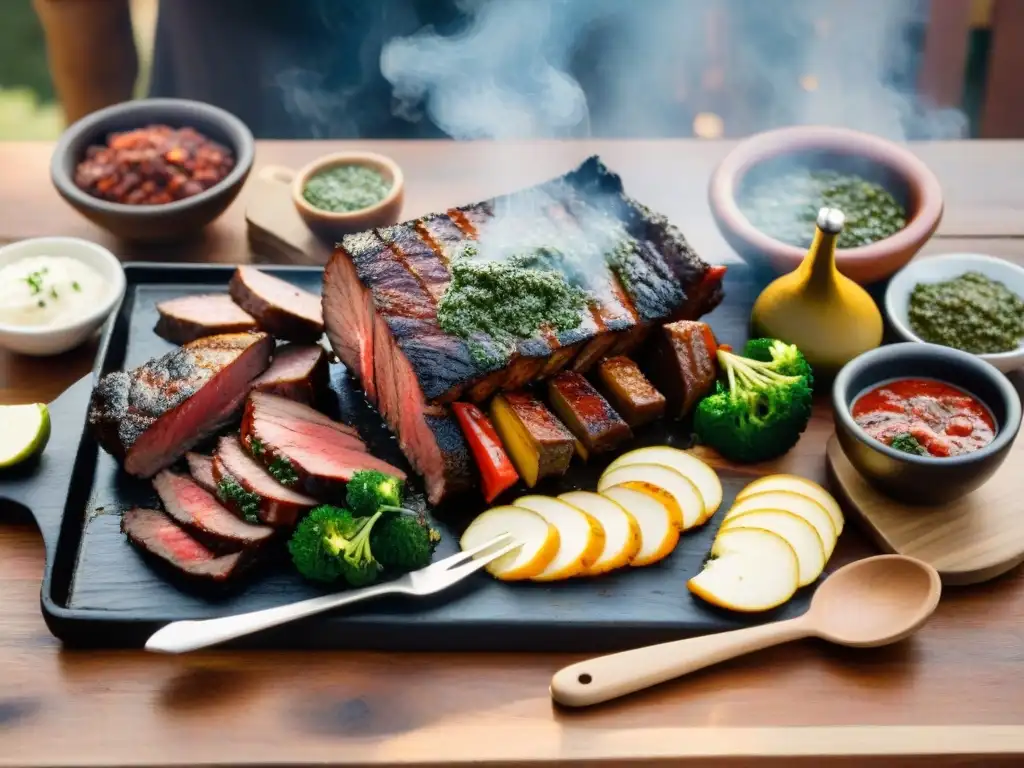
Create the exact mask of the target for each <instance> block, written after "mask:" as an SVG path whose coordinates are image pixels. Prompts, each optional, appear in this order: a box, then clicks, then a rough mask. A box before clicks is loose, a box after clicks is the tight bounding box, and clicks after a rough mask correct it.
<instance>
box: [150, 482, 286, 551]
mask: <svg viewBox="0 0 1024 768" xmlns="http://www.w3.org/2000/svg"><path fill="white" fill-rule="evenodd" d="M153 489H154V490H155V491H156V493H157V496H159V497H160V501H161V502H162V503H163V505H164V509H165V510H166V512H167V514H168V516H169V517H170V518H171V519H172V520H174V522H175V523H177V524H178V525H180V526H181V527H182V528H184V529H185V530H186V531H188V532H189V533H190V534H192V535H193V536H195V537H196V538H197V539H199V540H200V541H204V542H207V543H208V544H209V545H210V546H211V547H213V548H215V549H218V550H226V551H234V550H236V549H253V548H255V547H258V546H260V545H261V544H263V543H264V542H266V541H267V540H268V539H269V538H270V537H271V536H272V535H273V531H272V530H271V529H270V528H268V527H267V526H265V525H252V524H250V523H247V522H246V521H244V520H242V519H240V518H238V517H237V516H236V515H234V514H233V513H232V512H231V511H230V510H228V509H227V508H226V507H224V506H223V505H222V504H221V503H220V501H218V500H217V498H216V497H215V496H214V495H213V494H212V493H210V492H209V491H207V490H205V489H203V488H202V487H200V486H199V484H198V483H197V482H196V481H195V480H193V479H192V478H191V477H188V476H187V475H179V474H178V473H177V472H172V471H170V470H168V469H165V470H163V471H162V472H160V473H158V474H157V476H156V477H154V478H153Z"/></svg>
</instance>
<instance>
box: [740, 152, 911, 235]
mask: <svg viewBox="0 0 1024 768" xmlns="http://www.w3.org/2000/svg"><path fill="white" fill-rule="evenodd" d="M737 203H738V205H739V207H740V210H742V211H743V214H744V215H745V216H746V217H747V218H748V219H749V220H750V223H751V224H753V225H754V226H755V227H756V228H757V229H759V230H761V231H762V232H764V233H765V234H766V235H768V236H770V237H773V238H775V239H776V240H781V241H782V242H784V243H789V244H790V245H795V246H798V247H801V248H807V247H808V246H810V244H811V238H812V237H813V235H814V223H815V220H816V219H817V217H818V211H819V210H820V209H821V208H823V207H829V208H838V209H839V210H841V211H842V212H843V214H844V215H845V216H846V225H845V227H844V228H843V231H842V233H841V234H840V235H839V240H838V242H837V244H836V245H837V247H839V248H856V247H858V246H862V245H868V244H870V243H874V242H876V241H878V240H883V239H884V238H886V237H889V236H890V235H893V234H895V233H896V232H898V231H900V230H901V229H903V227H905V226H906V223H907V221H906V216H907V212H906V210H904V208H903V206H902V205H900V204H899V203H898V202H897V201H896V199H895V198H894V197H893V196H892V195H891V194H890V193H889V192H888V191H886V189H885V187H883V186H881V185H880V184H875V183H874V182H871V181H868V180H867V179H864V178H861V177H860V176H855V175H853V174H843V173H839V172H838V171H831V170H819V171H809V170H799V171H792V172H790V173H786V174H783V175H781V176H771V177H768V178H765V179H762V180H759V181H756V182H754V183H752V184H750V185H749V186H748V187H745V188H743V189H742V190H741V191H740V194H739V196H738V197H737Z"/></svg>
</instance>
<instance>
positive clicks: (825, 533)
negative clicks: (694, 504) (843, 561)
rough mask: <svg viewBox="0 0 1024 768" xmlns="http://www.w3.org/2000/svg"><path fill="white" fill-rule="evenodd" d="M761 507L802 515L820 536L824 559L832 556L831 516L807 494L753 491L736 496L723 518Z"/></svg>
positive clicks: (832, 530) (832, 534)
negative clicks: (752, 492) (742, 495)
mask: <svg viewBox="0 0 1024 768" xmlns="http://www.w3.org/2000/svg"><path fill="white" fill-rule="evenodd" d="M762 509H776V510H781V511H783V512H790V513H792V514H794V515H796V516H797V517H802V518H803V519H804V520H806V521H807V522H808V523H810V524H811V525H812V526H814V530H815V531H817V533H818V536H819V537H820V538H821V543H822V546H823V547H824V548H825V559H826V560H828V558H830V557H831V556H832V550H834V549H835V548H836V538H837V536H836V531H835V528H833V527H832V518H831V517H829V515H828V512H826V511H825V509H824V508H823V507H822V506H821V504H819V503H818V502H816V501H814V500H813V499H811V498H810V497H808V496H802V495H800V494H799V493H792V492H791V491H766V492H764V493H754V494H751V495H749V496H744V497H742V498H738V499H737V500H736V501H735V502H733V505H732V506H731V507H730V508H729V511H728V512H726V513H725V519H726V520H728V519H729V518H731V517H736V516H737V515H742V514H745V513H747V512H755V511H758V510H762Z"/></svg>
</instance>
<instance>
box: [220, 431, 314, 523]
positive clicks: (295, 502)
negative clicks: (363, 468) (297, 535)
mask: <svg viewBox="0 0 1024 768" xmlns="http://www.w3.org/2000/svg"><path fill="white" fill-rule="evenodd" d="M213 475H214V478H215V479H216V481H217V483H218V485H220V484H221V483H226V484H228V485H229V486H230V484H232V483H234V484H235V485H237V486H238V488H240V489H241V490H242V491H243V492H244V493H246V494H252V495H253V496H254V497H255V498H254V499H253V502H254V503H255V504H257V505H258V511H257V513H256V514H257V515H258V517H259V519H260V521H261V522H263V523H265V524H267V525H270V526H273V527H275V528H289V527H291V526H293V525H295V523H296V521H297V520H298V518H299V515H301V514H302V513H303V512H304V511H306V510H307V509H310V508H311V507H314V506H316V504H317V501H316V499H314V498H312V497H310V496H306V495H304V494H301V493H299V492H298V491H295V490H292V489H291V488H288V487H286V486H284V485H282V484H281V483H279V482H278V481H277V479H275V478H274V476H273V475H271V474H270V472H268V471H267V468H266V467H265V466H264V465H263V464H261V463H260V462H258V461H256V459H254V458H253V457H252V456H251V455H250V454H249V453H248V452H247V451H246V450H245V449H244V448H243V447H242V444H241V442H239V440H238V438H237V437H222V438H220V440H219V441H218V443H217V453H216V455H215V456H214V459H213ZM222 494H223V495H224V496H234V495H236V494H237V492H236V493H234V494H229V493H224V492H223V491H222ZM225 501H226V502H227V501H228V499H225Z"/></svg>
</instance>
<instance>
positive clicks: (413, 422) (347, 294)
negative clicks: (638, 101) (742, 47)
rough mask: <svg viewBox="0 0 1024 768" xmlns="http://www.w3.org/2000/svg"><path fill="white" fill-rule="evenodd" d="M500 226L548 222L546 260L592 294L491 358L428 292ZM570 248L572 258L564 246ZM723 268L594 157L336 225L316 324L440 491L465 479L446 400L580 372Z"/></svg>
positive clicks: (527, 240) (673, 315) (432, 496)
mask: <svg viewBox="0 0 1024 768" xmlns="http://www.w3.org/2000/svg"><path fill="white" fill-rule="evenodd" d="M524 211H528V212H526V213H524ZM510 212H513V213H510ZM510 228H511V233H512V239H515V237H516V235H517V234H518V235H519V236H520V237H521V239H522V240H523V243H524V246H523V248H524V249H527V250H529V251H531V252H536V253H538V254H539V253H541V252H542V251H544V249H543V247H542V246H543V243H539V242H538V239H537V237H538V236H537V233H538V232H540V233H550V234H551V238H552V241H553V243H554V242H557V244H558V245H559V246H560V247H562V250H559V249H558V248H555V249H554V251H555V252H556V253H560V254H562V256H563V258H562V260H561V261H557V262H555V263H554V265H553V266H552V265H550V264H549V265H546V266H547V267H548V268H554V269H558V270H559V271H561V272H562V273H563V274H564V275H565V276H566V278H567V280H569V282H572V283H575V284H577V285H579V286H580V287H583V288H585V289H587V290H588V292H589V293H590V295H591V297H592V298H593V301H592V303H591V305H590V310H589V311H585V312H584V313H583V317H582V320H581V322H580V324H579V325H578V327H576V328H573V329H569V330H565V331H562V332H560V333H557V334H556V333H553V332H551V331H544V330H541V331H538V333H537V334H536V335H535V336H534V337H533V338H530V339H525V340H521V341H519V342H518V343H517V344H516V348H515V351H514V353H513V355H512V356H511V358H510V359H508V360H507V362H506V363H505V364H504V365H500V367H498V368H497V369H496V370H495V369H493V368H494V366H493V365H492V364H489V363H487V362H486V360H487V355H484V356H481V355H475V356H474V355H473V354H471V352H470V349H469V346H468V344H467V343H466V341H465V340H464V339H462V338H460V337H458V336H454V335H450V334H447V333H445V332H444V331H443V330H442V329H441V327H440V324H439V322H438V319H437V306H438V302H439V301H440V300H441V298H442V297H443V296H444V292H445V290H446V288H447V287H448V283H449V281H450V270H449V265H450V262H451V259H452V258H454V257H455V255H456V254H457V253H458V251H459V250H460V249H464V248H465V244H466V243H467V242H471V241H474V240H476V241H477V242H479V243H480V245H481V247H483V245H484V243H486V242H488V239H489V238H491V240H492V241H494V240H497V241H501V242H504V241H505V240H507V239H508V238H509V231H510ZM570 252H571V253H572V254H575V255H576V259H575V261H574V260H573V259H572V258H565V257H564V256H565V253H570ZM464 257H465V256H463V258H464ZM724 272H725V269H724V268H723V267H713V266H710V265H708V264H707V263H706V262H704V261H703V260H701V259H700V258H699V257H698V256H697V255H696V254H695V253H694V252H693V250H692V249H691V248H690V246H689V244H688V243H687V241H686V239H685V238H684V237H683V235H682V233H681V232H680V231H679V230H678V229H676V228H675V227H674V226H672V225H671V224H669V223H668V221H667V220H666V219H665V218H664V217H663V216H660V215H658V214H655V213H653V212H651V211H650V210H648V209H647V208H646V207H644V206H642V205H640V204H639V203H637V202H636V201H634V200H632V199H631V198H629V197H627V196H626V194H625V192H624V190H623V186H622V181H621V179H620V178H619V176H618V175H616V174H614V173H612V172H611V171H609V170H608V169H607V168H606V167H605V166H604V165H603V163H601V161H600V160H599V159H598V158H596V157H591V158H589V159H588V160H586V161H584V162H583V163H582V164H581V165H580V166H579V167H578V168H577V169H575V170H574V171H572V172H571V173H569V174H567V175H565V176H563V177H561V178H559V179H555V180H552V181H551V182H548V183H546V184H543V185H540V186H539V187H535V188H532V189H529V190H523V191H521V192H517V193H513V194H511V195H507V196H504V197H501V198H496V199H494V200H490V201H485V202H482V203H478V204H475V205H467V206H463V207H461V208H456V209H452V210H449V211H447V212H445V213H439V214H433V215H430V216H426V217H424V218H421V219H418V220H416V221H410V222H405V223H402V224H398V225H395V226H393V227H387V228H382V229H373V230H368V231H366V232H361V233H359V234H355V235H348V236H345V237H343V238H342V240H341V242H340V243H339V245H338V247H337V249H336V250H335V252H334V254H333V255H332V257H331V259H330V261H329V263H328V265H327V267H326V269H325V272H324V287H323V314H324V324H325V330H326V332H327V337H328V339H329V341H330V343H331V346H332V348H333V349H334V351H335V353H336V354H337V355H338V357H339V358H340V359H341V360H342V361H343V362H344V363H345V365H346V366H347V367H348V369H349V370H350V371H351V373H352V374H353V375H354V376H355V377H356V378H357V379H358V380H359V381H360V383H361V385H362V387H363V389H364V391H365V392H366V394H367V396H368V398H369V399H370V401H371V402H373V403H374V404H375V405H376V406H377V408H378V410H379V411H380V412H381V414H382V415H383V417H384V418H385V420H386V421H387V423H388V425H389V426H390V428H391V429H392V431H393V432H395V433H396V435H397V437H398V441H399V445H400V446H401V448H402V450H403V452H404V453H405V455H406V456H407V457H408V459H409V461H410V462H411V464H412V465H413V466H414V467H415V468H416V470H417V471H418V472H419V473H420V474H422V475H423V476H424V478H425V480H426V486H427V493H428V499H429V500H430V501H431V503H437V502H439V501H440V500H441V499H442V498H444V497H446V496H448V495H450V494H452V493H455V492H457V491H459V490H462V489H464V488H466V487H469V486H471V485H473V484H474V482H475V476H474V472H473V468H472V463H471V462H470V461H469V459H468V454H467V452H466V446H465V442H464V441H463V439H462V436H461V432H460V431H459V430H458V426H457V424H456V423H455V422H454V420H453V419H452V417H451V416H450V414H449V411H448V409H447V407H446V406H445V404H446V403H449V402H451V401H453V400H456V399H459V398H464V399H467V400H471V401H475V402H480V401H483V400H485V399H487V398H488V397H490V396H491V395H492V394H493V393H494V392H496V391H498V390H501V389H515V388H517V387H519V386H521V385H524V384H526V383H529V382H531V381H534V380H537V379H542V378H547V377H548V376H551V375H553V374H555V373H557V372H558V371H559V370H561V369H562V368H569V369H571V370H576V371H579V372H581V373H584V372H586V371H587V370H588V369H589V368H590V367H592V366H593V365H594V364H595V363H596V362H597V361H598V360H600V359H601V358H602V357H603V356H605V355H609V354H626V353H629V352H630V351H632V350H633V349H635V348H636V347H637V346H638V345H640V344H641V343H642V342H643V341H644V339H645V338H646V336H647V334H648V333H649V332H650V330H651V328H653V327H654V326H656V325H660V324H662V323H665V322H669V321H671V320H675V319H696V318H698V317H700V316H701V315H703V314H705V313H707V312H710V311H711V310H712V309H714V307H715V306H717V305H718V303H719V302H720V301H721V299H722V287H721V282H722V277H723V274H724ZM475 342H476V343H477V344H479V345H481V346H482V347H484V348H485V349H486V347H487V345H488V344H489V343H491V342H489V340H488V339H487V338H483V339H476V340H475ZM496 346H497V345H496ZM481 361H483V362H481Z"/></svg>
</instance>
